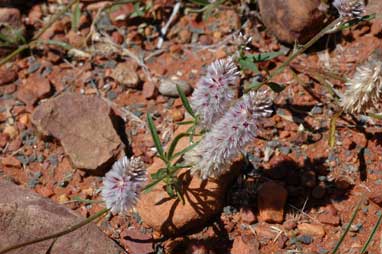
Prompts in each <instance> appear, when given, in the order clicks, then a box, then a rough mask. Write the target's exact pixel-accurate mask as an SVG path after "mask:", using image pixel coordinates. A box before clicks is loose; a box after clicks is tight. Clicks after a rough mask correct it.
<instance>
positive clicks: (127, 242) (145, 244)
mask: <svg viewBox="0 0 382 254" xmlns="http://www.w3.org/2000/svg"><path fill="white" fill-rule="evenodd" d="M121 238H122V240H121V244H122V245H123V247H124V248H125V249H126V250H127V252H128V253H129V254H149V253H153V252H154V249H153V243H154V240H153V238H152V237H151V236H150V235H146V234H143V233H142V232H140V231H139V230H137V229H126V230H124V231H122V233H121Z"/></svg>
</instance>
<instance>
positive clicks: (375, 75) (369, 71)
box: [341, 50, 382, 113]
mask: <svg viewBox="0 0 382 254" xmlns="http://www.w3.org/2000/svg"><path fill="white" fill-rule="evenodd" d="M346 86H347V90H346V91H345V93H344V95H343V97H342V99H341V106H342V107H343V109H344V111H346V112H349V113H364V112H366V111H367V110H369V109H373V108H375V106H376V104H377V103H378V102H380V101H381V97H382V52H381V51H379V50H377V51H376V52H374V53H373V54H372V55H371V56H370V57H369V59H368V60H367V61H366V62H365V63H362V64H361V65H359V66H358V67H357V70H356V72H355V73H354V76H353V78H352V79H350V80H349V81H348V82H347V83H346Z"/></svg>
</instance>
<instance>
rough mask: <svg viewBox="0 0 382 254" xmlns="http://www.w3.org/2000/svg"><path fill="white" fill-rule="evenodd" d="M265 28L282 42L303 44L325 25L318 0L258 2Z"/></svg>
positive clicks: (260, 0) (322, 11) (264, 0)
mask: <svg viewBox="0 0 382 254" xmlns="http://www.w3.org/2000/svg"><path fill="white" fill-rule="evenodd" d="M258 3H259V9H260V14H261V17H262V21H263V22H264V24H265V26H266V27H267V28H268V29H269V30H270V31H271V32H272V33H273V34H274V35H275V36H276V37H277V38H278V39H279V40H280V41H282V42H285V43H288V44H294V43H295V42H298V43H305V42H307V41H308V40H309V39H311V38H312V37H313V36H314V35H315V34H317V33H318V32H319V31H320V30H321V29H322V28H323V27H324V25H325V22H324V20H325V17H326V15H325V12H326V11H325V10H322V8H321V6H323V5H322V4H321V1H320V0H259V2H258Z"/></svg>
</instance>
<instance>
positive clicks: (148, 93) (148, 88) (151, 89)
mask: <svg viewBox="0 0 382 254" xmlns="http://www.w3.org/2000/svg"><path fill="white" fill-rule="evenodd" d="M157 93H158V90H157V88H156V86H155V84H154V83H153V82H150V81H148V82H145V83H144V84H143V89H142V94H143V96H144V97H145V98H146V99H154V98H155V97H156V95H157Z"/></svg>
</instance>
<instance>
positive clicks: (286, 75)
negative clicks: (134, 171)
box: [0, 0, 382, 254]
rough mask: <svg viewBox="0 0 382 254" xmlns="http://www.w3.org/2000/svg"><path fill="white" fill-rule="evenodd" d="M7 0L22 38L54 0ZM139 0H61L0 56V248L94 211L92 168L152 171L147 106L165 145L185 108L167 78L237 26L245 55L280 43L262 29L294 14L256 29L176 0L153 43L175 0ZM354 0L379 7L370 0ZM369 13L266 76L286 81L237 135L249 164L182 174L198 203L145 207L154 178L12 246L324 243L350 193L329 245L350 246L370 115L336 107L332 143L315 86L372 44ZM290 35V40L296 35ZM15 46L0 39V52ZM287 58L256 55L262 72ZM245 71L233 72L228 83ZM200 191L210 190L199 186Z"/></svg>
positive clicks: (236, 6) (36, 249) (234, 33)
mask: <svg viewBox="0 0 382 254" xmlns="http://www.w3.org/2000/svg"><path fill="white" fill-rule="evenodd" d="M9 2H10V1H0V3H1V4H2V5H4V6H6V7H2V8H0V21H1V23H2V24H4V23H5V24H8V26H5V27H9V26H10V27H12V29H11V31H15V30H17V31H20V34H22V36H16V37H15V36H14V34H13V33H12V34H11V35H8V38H11V39H12V40H13V42H15V41H17V40H22V39H23V38H25V39H26V40H28V41H31V40H33V39H34V38H35V37H34V36H36V34H38V31H39V30H40V29H41V28H42V27H44V24H46V22H47V20H49V18H51V17H52V16H53V15H54V14H55V13H58V12H59V11H60V10H61V9H62V6H63V4H62V2H65V1H54V0H49V1H27V2H28V4H25V2H24V3H23V1H17V2H20V4H19V5H17V4H18V3H16V2H14V3H11V4H10V3H9ZM137 2H139V4H133V3H125V4H122V5H118V6H113V7H110V8H107V6H108V3H109V2H108V1H91V0H86V1H85V0H84V1H81V4H80V5H79V9H80V10H81V11H80V15H79V16H78V17H80V18H79V19H78V21H76V22H74V21H73V16H74V15H75V14H74V13H75V8H74V10H71V9H69V10H68V11H66V12H65V14H64V15H63V16H62V17H61V18H60V19H58V20H57V21H56V22H54V23H53V24H52V25H51V26H50V27H49V28H48V29H47V30H46V31H45V32H44V33H42V34H41V36H40V37H39V43H35V44H34V45H33V46H32V49H31V50H26V51H24V52H22V53H21V54H19V55H18V56H17V57H16V58H14V59H12V60H11V61H10V62H8V63H7V64H5V65H3V66H2V67H1V69H0V149H1V154H0V190H1V191H2V193H3V194H2V195H1V196H0V231H1V232H2V233H1V234H0V249H1V247H3V246H4V247H5V246H7V245H8V244H9V243H16V242H18V241H25V240H28V239H29V240H30V239H34V238H35V237H36V236H41V235H44V234H47V233H49V232H55V231H57V230H58V229H62V228H63V227H65V226H68V225H71V224H73V223H74V222H76V221H78V220H79V218H78V217H83V218H85V217H89V216H90V215H93V214H95V213H96V212H98V211H100V210H101V209H102V208H103V207H104V205H103V204H102V203H97V202H93V203H84V202H81V200H93V201H97V200H101V197H100V187H101V185H102V176H104V174H105V172H106V171H107V170H108V169H109V168H110V165H111V164H112V163H113V162H114V161H115V160H116V159H117V158H119V157H120V156H121V155H123V154H124V153H126V154H127V155H129V156H131V155H134V156H141V157H142V158H143V160H144V162H145V163H146V164H147V166H148V167H149V168H150V169H151V170H153V169H157V168H158V167H157V166H156V163H158V162H157V159H156V157H155V155H156V153H155V149H154V142H153V141H152V137H151V135H150V133H149V131H148V128H147V126H146V120H145V119H146V114H147V113H151V114H152V115H153V116H154V120H155V124H156V126H157V128H158V130H159V133H160V138H161V140H162V142H163V144H167V143H168V142H169V140H171V138H172V137H173V136H174V133H176V132H177V131H178V132H179V130H178V128H181V127H179V126H178V125H177V122H180V121H182V120H184V118H185V117H186V116H185V110H184V108H183V106H182V103H181V100H180V99H179V98H178V97H177V91H176V84H179V85H180V86H181V87H182V88H183V90H184V91H185V93H186V94H187V95H190V94H191V93H192V90H193V88H195V86H196V82H197V80H198V79H199V78H200V77H201V76H202V75H203V74H204V73H205V67H206V66H207V65H208V64H209V63H211V62H212V61H213V60H215V59H219V58H224V57H227V56H230V55H232V54H234V53H235V52H236V50H237V43H235V38H237V37H238V33H239V31H241V32H242V33H243V34H245V35H247V36H248V37H252V39H251V41H250V45H249V47H250V50H249V51H248V53H249V54H255V53H261V52H274V51H281V52H284V53H287V52H289V50H290V49H291V46H288V45H285V44H282V43H280V42H279V41H278V40H277V38H276V37H274V35H272V32H273V34H278V33H280V34H282V35H285V34H287V35H289V36H290V34H293V35H294V36H296V33H294V31H293V29H295V27H293V26H292V25H291V26H289V25H285V24H284V25H278V24H275V27H276V28H275V27H273V28H272V29H267V28H266V27H264V25H263V23H262V22H261V21H260V19H259V18H260V14H259V11H258V9H257V7H256V4H254V3H247V2H250V1H241V2H240V1H226V2H227V3H224V4H222V5H220V6H219V8H214V9H213V10H212V13H210V15H204V14H208V13H206V12H205V13H194V12H192V11H191V9H197V8H200V7H198V6H197V5H195V4H191V3H190V2H185V3H184V5H183V7H182V8H181V10H180V11H179V13H178V15H177V16H176V18H175V20H174V22H172V24H171V25H170V26H169V30H168V31H167V36H166V37H165V39H164V42H163V45H162V46H161V47H160V48H158V47H157V43H158V40H159V38H160V32H159V30H160V28H161V27H164V26H165V24H166V22H167V21H168V19H169V17H170V15H171V12H172V10H173V7H174V5H175V4H176V2H175V1H172V0H161V1H137ZM252 2H253V1H252ZM287 2H291V3H292V2H298V1H287ZM150 3H151V4H150ZM105 6H106V7H105ZM292 6H293V4H292ZM285 8H287V7H285ZM367 8H368V10H367V11H368V13H374V12H379V13H381V12H382V10H381V9H382V8H381V4H380V3H379V1H378V0H375V1H371V0H370V1H369V4H368V7H367ZM101 10H102V11H101ZM297 13H298V12H297ZM275 17H276V16H275ZM275 20H277V19H275ZM264 21H265V22H264V23H266V24H267V25H269V22H272V21H269V20H264ZM283 22H291V21H285V20H284V21H283ZM292 23H293V22H292ZM297 23H298V22H297ZM293 24H294V25H296V24H295V23H293ZM381 24H382V22H381V21H380V20H378V19H376V20H372V21H370V22H364V23H362V24H359V25H357V26H355V27H352V28H351V29H348V30H344V31H343V32H340V33H336V34H330V35H329V36H326V37H324V38H323V39H321V40H320V41H319V43H317V44H316V45H315V46H314V47H313V48H311V49H310V50H309V51H308V52H307V53H305V54H304V55H301V56H299V57H298V58H297V59H296V60H295V61H294V62H292V63H291V64H290V66H289V68H287V69H286V70H285V71H283V72H282V73H281V74H280V75H278V76H277V77H275V78H274V79H273V80H274V81H275V82H278V83H280V84H283V85H285V86H286V88H285V89H284V90H283V91H282V92H281V93H274V109H275V112H274V114H273V115H272V117H270V118H268V119H265V120H264V122H263V123H262V125H261V128H260V133H259V135H258V138H257V139H255V140H254V141H253V142H252V143H251V145H250V146H249V147H248V149H247V151H248V158H249V162H250V163H249V164H245V165H244V164H242V163H241V164H240V163H238V165H236V166H237V167H235V168H233V170H234V171H235V172H237V174H236V175H235V176H230V177H227V178H224V179H222V180H221V183H214V182H209V183H208V186H207V187H205V186H204V185H203V184H202V183H201V182H200V180H198V179H189V181H190V182H191V183H190V186H191V187H190V189H192V188H195V189H198V192H196V194H195V193H194V198H195V199H193V198H190V200H194V201H195V204H197V207H198V206H199V205H200V207H198V209H196V208H195V207H194V206H190V205H187V204H186V205H184V206H183V205H182V204H178V203H176V202H177V201H176V200H173V201H171V202H173V203H166V204H165V205H162V206H160V208H155V207H152V206H153V205H152V202H151V201H152V200H156V199H157V198H158V195H159V194H156V193H157V192H155V191H154V192H153V193H151V194H150V193H149V194H148V195H144V196H143V197H142V200H141V201H140V203H139V204H138V207H137V209H136V210H133V211H131V212H130V213H126V214H124V215H117V216H113V215H111V214H109V215H107V216H106V217H104V218H102V219H100V220H98V221H96V224H97V226H98V228H97V227H96V226H95V225H93V224H91V225H90V226H87V227H84V228H82V229H80V231H75V232H74V233H71V234H69V235H67V236H65V237H62V238H59V240H57V242H56V243H52V242H50V243H47V242H43V243H40V244H38V245H33V246H29V247H24V248H23V249H20V251H17V250H16V251H14V252H12V253H48V251H50V252H49V253H63V251H64V250H65V252H68V251H70V253H118V252H120V253H123V252H124V251H126V252H127V253H132V254H144V253H158V254H159V253H194V254H196V253H199V254H200V253H203V254H204V253H210V254H211V253H219V254H220V253H233V254H237V253H318V254H326V253H330V252H331V251H332V250H333V248H334V246H335V244H336V243H337V241H338V240H339V238H340V235H341V233H342V232H343V230H344V228H345V227H346V226H347V223H348V222H349V220H350V217H351V214H352V212H353V210H354V208H355V207H356V205H357V204H358V203H359V202H361V205H360V211H359V213H358V214H357V217H356V218H355V221H354V222H353V224H352V226H351V228H350V233H349V234H348V235H347V236H346V238H345V239H344V242H343V244H342V245H341V247H340V253H359V251H360V249H361V248H362V245H363V244H364V243H365V242H366V240H367V238H368V236H369V234H370V231H371V230H372V228H373V226H374V225H375V223H376V220H377V217H378V212H379V211H380V205H382V171H381V170H382V169H381V160H382V154H381V146H382V132H381V128H380V127H381V122H380V121H378V120H375V119H373V118H368V117H366V116H362V117H361V116H350V115H346V114H343V115H341V117H339V118H338V120H337V128H336V133H335V137H336V139H335V144H334V147H333V148H330V146H329V145H328V140H329V124H330V119H331V118H332V117H333V115H334V114H335V112H337V111H338V105H337V103H336V100H335V98H334V97H333V96H332V95H331V94H330V91H328V89H327V86H326V85H325V84H330V85H331V86H333V87H334V88H335V89H336V90H338V91H339V92H340V93H342V92H343V91H344V89H345V87H344V82H343V80H342V78H347V77H351V75H352V73H353V72H354V70H355V68H356V66H357V64H359V63H361V62H363V61H364V60H366V59H367V57H368V56H369V55H370V53H371V52H372V51H373V50H375V49H376V48H379V47H382V42H381V35H382V26H381ZM270 25H272V24H270ZM302 25H304V24H302ZM289 28H290V29H291V30H290V31H288V29H289ZM3 29H5V28H4V26H3ZM280 29H281V30H280ZM6 32H8V33H9V31H8V30H7V31H5V30H2V33H6ZM301 33H302V34H303V32H301V31H300V34H298V36H297V39H298V40H302V41H304V40H305V39H304V38H302V37H301ZM20 38H21V39H20ZM283 38H284V39H283V40H284V41H288V40H289V37H288V36H285V37H283ZM15 48H16V46H15V43H13V44H11V45H6V46H3V47H1V48H0V53H1V55H2V56H3V57H5V56H6V55H7V54H9V53H10V52H12V50H14V49H15ZM285 59H286V56H284V55H281V56H278V57H277V58H275V59H273V60H272V61H268V62H264V63H261V64H259V69H260V72H261V73H262V74H264V75H266V74H267V71H271V70H274V69H275V68H276V67H277V66H279V65H280V64H282V62H283V61H285ZM254 77H255V78H256V76H255V74H253V73H251V72H249V71H243V72H242V81H241V83H242V85H244V83H246V82H248V81H249V80H251V79H252V78H254ZM12 183H13V184H12ZM15 185H20V186H22V187H23V188H22V189H21V188H20V187H17V186H15ZM201 186H203V188H201ZM211 189H214V190H215V189H216V190H218V191H216V192H213V193H212V194H211V195H207V194H206V193H207V192H208V191H209V190H211ZM208 193H209V192H208ZM203 195H205V196H206V197H204V196H203ZM42 197H43V198H42ZM198 197H201V198H200V199H198ZM48 199H50V200H48ZM174 203H176V206H175V208H174V206H173V205H174ZM169 204H170V205H169ZM174 211H175V212H174ZM81 230H82V231H81ZM101 231H102V232H103V233H102V232H101ZM4 232H5V233H4ZM84 235H86V236H87V237H86V239H83V238H84V237H83V236H84ZM81 236H82V237H81ZM101 239H102V241H100V240H101ZM52 246H53V247H52ZM381 246H382V239H381V229H379V230H378V233H377V234H376V237H375V238H374V240H373V241H372V242H371V244H370V246H369V248H368V250H369V252H368V253H370V254H371V253H374V254H376V253H381ZM68 253H69V252H68Z"/></svg>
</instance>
